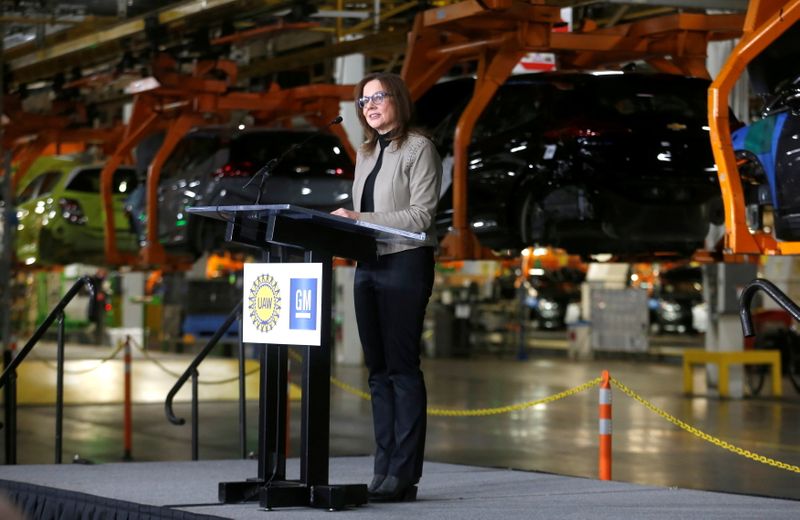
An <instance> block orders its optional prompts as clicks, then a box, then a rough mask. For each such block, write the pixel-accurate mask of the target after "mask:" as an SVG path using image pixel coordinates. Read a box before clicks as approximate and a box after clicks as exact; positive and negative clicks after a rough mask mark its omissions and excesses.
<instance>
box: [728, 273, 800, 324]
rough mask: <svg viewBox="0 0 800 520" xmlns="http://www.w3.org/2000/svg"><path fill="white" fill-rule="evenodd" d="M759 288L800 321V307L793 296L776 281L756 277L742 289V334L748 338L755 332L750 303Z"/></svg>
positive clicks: (740, 317) (740, 297)
mask: <svg viewBox="0 0 800 520" xmlns="http://www.w3.org/2000/svg"><path fill="white" fill-rule="evenodd" d="M759 290H762V291H764V292H765V293H766V294H767V296H769V297H770V298H772V299H773V300H774V301H775V303H777V304H778V305H780V307H781V308H782V309H783V310H785V311H786V312H788V313H789V314H791V315H792V318H794V319H795V320H796V321H800V307H798V306H797V304H796V303H795V302H794V301H792V299H791V298H789V297H788V296H786V294H785V293H784V292H783V291H781V290H780V289H778V288H777V287H776V286H775V284H774V283H772V282H770V281H769V280H764V279H763V278H756V279H755V280H753V281H752V282H750V283H748V284H747V285H745V286H744V288H743V289H742V294H741V296H739V320H740V321H741V322H742V334H743V335H744V337H746V338H748V337H750V336H753V335H754V334H755V332H754V330H753V319H752V315H751V314H750V304H751V303H752V301H753V296H754V295H755V293H756V292H757V291H759Z"/></svg>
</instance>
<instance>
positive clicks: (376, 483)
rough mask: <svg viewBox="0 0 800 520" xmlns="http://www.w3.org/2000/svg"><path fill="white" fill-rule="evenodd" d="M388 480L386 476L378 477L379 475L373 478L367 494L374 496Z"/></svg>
mask: <svg viewBox="0 0 800 520" xmlns="http://www.w3.org/2000/svg"><path fill="white" fill-rule="evenodd" d="M385 479H386V475H378V474H377V473H376V474H375V475H373V476H372V482H370V484H369V486H367V492H368V493H370V494H372V493H375V492H376V491H377V490H378V488H379V487H381V484H383V481H384V480H385Z"/></svg>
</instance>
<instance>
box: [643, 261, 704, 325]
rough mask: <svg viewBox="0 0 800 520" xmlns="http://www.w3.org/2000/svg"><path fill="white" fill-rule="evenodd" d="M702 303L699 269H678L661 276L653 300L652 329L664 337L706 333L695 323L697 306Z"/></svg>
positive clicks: (651, 300)
mask: <svg viewBox="0 0 800 520" xmlns="http://www.w3.org/2000/svg"><path fill="white" fill-rule="evenodd" d="M702 303H703V272H702V269H701V268H700V267H695V266H679V267H674V268H672V269H669V270H667V271H664V272H663V273H661V274H660V275H659V277H658V280H657V282H656V283H655V284H654V287H653V293H652V296H651V298H650V329H651V331H652V332H654V333H657V334H661V333H664V332H672V333H679V334H684V333H695V332H704V331H705V328H706V326H705V324H702V323H695V321H696V320H697V318H698V312H699V309H697V306H698V305H700V304H702Z"/></svg>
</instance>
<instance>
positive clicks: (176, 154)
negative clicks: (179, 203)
mask: <svg viewBox="0 0 800 520" xmlns="http://www.w3.org/2000/svg"><path fill="white" fill-rule="evenodd" d="M223 147H224V144H223V142H222V140H221V138H220V137H219V136H218V135H212V134H202V133H193V134H189V135H187V136H186V137H184V138H183V139H182V140H181V141H180V142H179V143H178V144H177V146H175V149H174V150H173V151H172V153H171V154H170V155H169V157H168V158H167V160H166V161H164V165H163V166H162V167H161V180H162V181H164V180H170V179H175V178H179V177H183V176H185V175H186V173H187V172H191V171H193V170H196V169H197V168H198V167H199V166H200V165H201V164H203V163H204V162H205V161H208V160H209V159H210V158H211V157H213V156H214V154H215V153H217V152H218V151H219V150H220V149H221V148H223Z"/></svg>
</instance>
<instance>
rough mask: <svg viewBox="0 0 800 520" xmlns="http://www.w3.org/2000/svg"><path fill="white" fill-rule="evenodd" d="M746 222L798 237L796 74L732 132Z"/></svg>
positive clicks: (799, 98)
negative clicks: (767, 215) (749, 120)
mask: <svg viewBox="0 0 800 520" xmlns="http://www.w3.org/2000/svg"><path fill="white" fill-rule="evenodd" d="M732 140H733V148H734V152H735V154H736V159H737V163H738V168H739V175H740V177H741V179H742V187H743V189H744V195H745V204H746V208H747V220H748V226H749V227H750V228H752V229H761V228H763V227H764V226H765V225H767V226H769V225H770V222H769V220H766V221H765V209H766V208H767V207H770V206H771V208H772V223H773V225H774V231H775V237H776V238H777V239H778V240H789V241H797V240H800V185H798V182H797V179H798V178H800V76H797V77H796V78H794V79H793V80H791V81H784V82H783V83H782V84H780V85H779V86H777V88H776V90H775V92H774V93H773V94H772V95H771V96H769V98H768V100H767V102H766V104H765V106H764V108H763V110H762V112H761V117H760V118H759V119H756V120H755V121H753V122H752V123H750V124H749V125H747V126H744V127H742V128H739V129H738V130H736V131H735V132H733V136H732Z"/></svg>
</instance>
